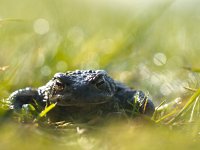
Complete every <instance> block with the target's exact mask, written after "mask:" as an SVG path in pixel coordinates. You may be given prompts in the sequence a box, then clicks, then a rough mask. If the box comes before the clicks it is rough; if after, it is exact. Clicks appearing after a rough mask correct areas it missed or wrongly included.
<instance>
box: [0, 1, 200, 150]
mask: <svg viewBox="0 0 200 150" xmlns="http://www.w3.org/2000/svg"><path fill="white" fill-rule="evenodd" d="M0 4H1V5H0V18H1V20H0V99H1V101H0V102H1V108H0V132H1V134H0V141H1V142H0V146H1V147H2V148H3V149H5V150H6V149H44V148H45V149H46V148H47V149H58V148H61V149H64V148H65V149H66V148H71V149H132V148H135V149H147V148H148V149H161V148H162V149H199V138H200V137H199V133H200V129H199V121H200V120H199V112H200V106H199V105H200V104H199V94H200V93H199V87H200V80H199V79H200V76H199V68H200V67H199V65H200V62H199V61H198V60H199V54H200V51H199V47H200V44H199V40H200V37H199V33H200V29H199V28H198V27H199V25H200V22H199V14H200V11H199V2H198V0H191V1H187V0H183V1H178V0H167V1H163V2H160V1H158V0H150V1H145V0H141V1H140V2H138V1H136V0H133V1H129V0H124V1H121V0H116V1H113V0H107V1H91V0H86V1H80V0H74V1H65V0H60V1H53V0H48V1H47V0H43V1H39V0H36V1H28V0H26V1H25V0H21V1H20V2H16V1H13V0H10V1H6V0H0ZM36 4H37V5H36ZM74 69H105V70H107V71H108V72H109V74H110V75H111V76H112V77H113V78H114V79H116V80H119V81H121V82H123V83H125V84H127V85H129V86H130V87H132V88H135V89H141V90H143V91H145V92H146V93H147V94H148V95H149V97H150V98H152V99H153V101H154V103H155V105H156V106H158V107H157V110H156V112H155V114H154V116H153V118H151V119H149V118H146V117H143V116H138V117H136V118H134V119H129V118H126V119H124V120H111V119H110V120H108V122H106V123H105V124H100V125H97V126H94V125H93V126H92V125H90V124H72V123H70V122H60V123H57V124H49V123H48V120H45V114H46V113H48V111H49V110H50V111H51V109H54V108H51V107H48V108H47V109H45V110H44V111H43V112H41V113H40V114H39V116H40V117H39V118H38V120H37V121H35V122H32V123H29V124H20V123H17V122H18V120H17V121H16V120H15V121H11V120H10V119H9V118H11V114H10V112H7V109H8V107H7V105H5V103H6V101H5V100H6V98H7V97H8V96H9V95H10V94H11V93H12V92H13V91H15V90H17V89H20V88H24V87H28V86H31V87H39V86H41V85H44V84H45V83H46V82H47V81H48V80H49V79H51V77H52V76H53V75H54V74H55V73H56V72H65V71H67V70H74ZM52 106H53V105H52ZM30 109H31V108H30ZM48 109H49V110H48ZM37 115H38V114H37ZM25 116H26V117H27V115H25ZM31 117H32V116H30V118H28V117H27V118H25V119H31ZM22 118H23V117H22ZM30 143H31V144H30Z"/></svg>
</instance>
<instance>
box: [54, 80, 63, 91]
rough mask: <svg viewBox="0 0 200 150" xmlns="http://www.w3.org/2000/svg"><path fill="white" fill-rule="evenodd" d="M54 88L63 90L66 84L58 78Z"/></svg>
mask: <svg viewBox="0 0 200 150" xmlns="http://www.w3.org/2000/svg"><path fill="white" fill-rule="evenodd" d="M54 88H55V90H56V91H63V90H64V88H65V85H64V84H63V83H62V82H61V81H60V80H56V81H55V87H54Z"/></svg>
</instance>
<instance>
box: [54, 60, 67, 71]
mask: <svg viewBox="0 0 200 150" xmlns="http://www.w3.org/2000/svg"><path fill="white" fill-rule="evenodd" d="M67 68H68V66H67V63H66V62H64V61H59V62H58V63H57V64H56V69H57V70H58V71H66V70H67Z"/></svg>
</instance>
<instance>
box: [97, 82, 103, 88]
mask: <svg viewBox="0 0 200 150" xmlns="http://www.w3.org/2000/svg"><path fill="white" fill-rule="evenodd" d="M103 84H105V82H104V81H103V80H100V81H98V82H97V83H96V87H98V88H99V87H101V86H102V85H103Z"/></svg>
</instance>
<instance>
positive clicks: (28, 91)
mask: <svg viewBox="0 0 200 150" xmlns="http://www.w3.org/2000/svg"><path fill="white" fill-rule="evenodd" d="M8 100H9V101H10V103H11V105H10V107H11V108H12V109H14V110H21V108H22V107H23V105H25V104H31V105H33V106H34V107H35V108H37V106H40V107H43V106H44V105H45V102H43V96H42V95H40V94H39V92H38V90H37V89H33V88H25V89H20V90H17V91H15V92H13V93H12V94H11V95H10V97H9V98H8Z"/></svg>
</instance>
